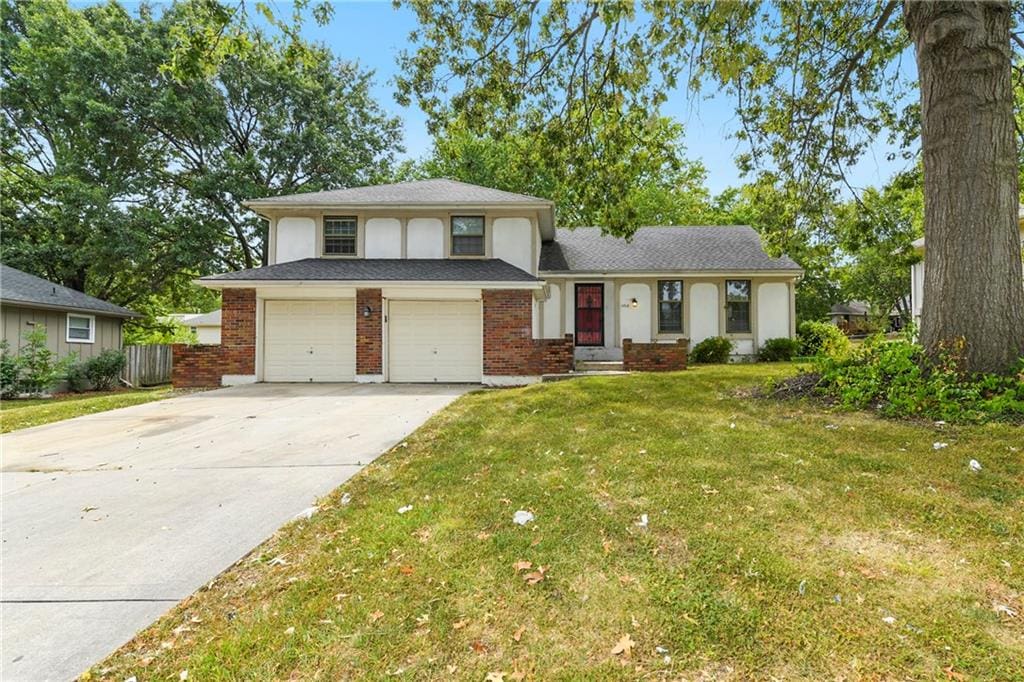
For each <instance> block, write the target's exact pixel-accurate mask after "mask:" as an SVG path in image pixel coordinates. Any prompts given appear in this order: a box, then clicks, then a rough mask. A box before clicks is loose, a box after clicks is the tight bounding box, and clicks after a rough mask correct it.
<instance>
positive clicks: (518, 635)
mask: <svg viewBox="0 0 1024 682" xmlns="http://www.w3.org/2000/svg"><path fill="white" fill-rule="evenodd" d="M524 632H526V626H525V625H520V626H519V628H518V629H517V630H516V631H515V632H513V633H512V639H514V640H515V641H517V642H518V641H519V640H520V639H522V638H523V633H524Z"/></svg>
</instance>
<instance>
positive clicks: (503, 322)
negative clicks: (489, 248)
mask: <svg viewBox="0 0 1024 682" xmlns="http://www.w3.org/2000/svg"><path fill="white" fill-rule="evenodd" d="M483 314H484V376H539V375H541V374H562V373H565V372H569V371H571V370H572V367H573V336H572V334H566V336H565V338H562V339H534V338H533V292H531V291H524V290H520V289H485V290H484V292H483Z"/></svg>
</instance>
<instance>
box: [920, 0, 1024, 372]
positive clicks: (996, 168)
mask: <svg viewBox="0 0 1024 682" xmlns="http://www.w3.org/2000/svg"><path fill="white" fill-rule="evenodd" d="M904 21H905V22H906V26H907V30H908V31H909V33H910V36H911V38H912V39H913V41H914V45H915V49H916V52H917V70H918V78H919V79H920V84H921V143H922V150H923V163H924V207H925V209H924V232H925V260H924V271H925V275H924V277H925V279H924V307H923V309H922V311H921V341H922V343H923V345H924V346H925V348H926V349H927V351H928V352H929V353H930V354H932V355H935V354H937V353H938V352H939V351H940V349H941V348H942V347H943V346H944V345H949V344H952V343H956V342H957V341H958V340H960V339H962V340H963V341H964V342H965V344H966V345H965V348H964V353H965V355H964V369H966V370H968V371H985V372H1006V371H1007V370H1008V368H1009V367H1010V366H1011V365H1012V364H1013V362H1014V361H1015V360H1016V359H1017V358H1019V357H1021V356H1022V355H1024V285H1022V274H1021V243H1020V236H1019V228H1018V204H1019V196H1018V188H1017V149H1016V143H1015V140H1014V118H1013V87H1012V84H1011V80H1010V60H1011V50H1010V8H1009V5H1008V4H1007V3H1006V2H913V1H910V0H908V1H907V2H906V3H905V4H904Z"/></svg>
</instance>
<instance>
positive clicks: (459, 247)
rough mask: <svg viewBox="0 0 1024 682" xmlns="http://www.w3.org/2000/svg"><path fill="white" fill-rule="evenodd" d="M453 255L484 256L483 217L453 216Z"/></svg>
mask: <svg viewBox="0 0 1024 682" xmlns="http://www.w3.org/2000/svg"><path fill="white" fill-rule="evenodd" d="M452 255H453V256H482V255H484V217H483V216H478V215H474V216H452Z"/></svg>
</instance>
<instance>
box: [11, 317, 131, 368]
mask: <svg viewBox="0 0 1024 682" xmlns="http://www.w3.org/2000/svg"><path fill="white" fill-rule="evenodd" d="M72 314H73V315H93V313H72ZM0 318H2V325H3V338H4V340H5V341H7V343H8V344H9V346H10V349H11V352H17V350H18V349H19V348H21V347H22V346H24V345H25V339H24V333H25V332H28V331H31V330H32V329H33V327H34V326H36V325H42V326H45V327H46V345H47V347H48V348H49V349H50V350H51V351H53V352H54V353H56V354H57V357H59V358H64V357H67V356H68V355H72V354H73V355H77V356H79V357H81V358H83V359H86V360H87V359H89V358H93V357H96V356H97V355H99V354H100V353H102V352H103V351H105V350H109V349H114V350H119V349H120V348H121V343H122V338H123V337H122V333H121V322H122V320H121V318H118V317H103V316H101V315H95V320H96V321H95V324H96V330H95V333H94V335H93V336H94V340H93V342H92V343H81V342H75V343H68V342H67V319H68V313H67V312H63V311H60V310H48V309H44V308H28V307H22V306H12V305H4V306H0Z"/></svg>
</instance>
